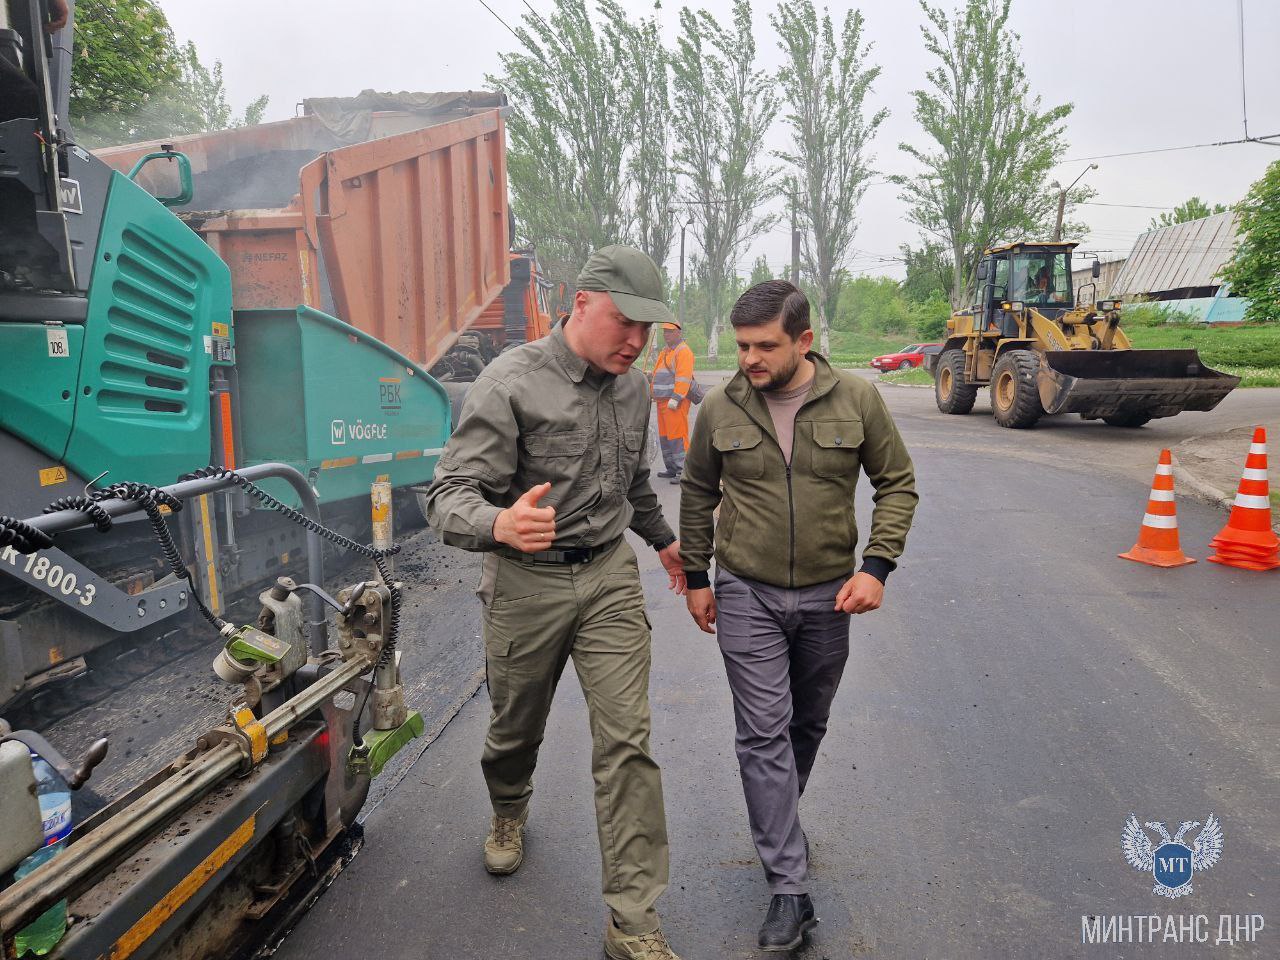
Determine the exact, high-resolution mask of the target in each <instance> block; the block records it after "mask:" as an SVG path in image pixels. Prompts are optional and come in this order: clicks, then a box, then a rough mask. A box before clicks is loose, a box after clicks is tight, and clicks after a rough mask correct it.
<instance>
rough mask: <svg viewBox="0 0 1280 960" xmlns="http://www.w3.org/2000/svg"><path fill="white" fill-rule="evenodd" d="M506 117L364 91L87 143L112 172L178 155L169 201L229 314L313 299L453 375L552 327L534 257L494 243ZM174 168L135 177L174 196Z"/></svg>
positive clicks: (501, 228) (468, 97) (492, 109)
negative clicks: (182, 168)
mask: <svg viewBox="0 0 1280 960" xmlns="http://www.w3.org/2000/svg"><path fill="white" fill-rule="evenodd" d="M505 112H506V107H505V99H504V98H503V97H502V96H501V95H500V94H495V93H489V92H463V93H433V94H396V95H388V94H375V93H373V92H371V91H366V93H364V94H361V95H360V96H359V97H354V98H324V99H317V100H307V101H304V103H303V112H302V115H300V116H298V117H295V118H293V119H291V120H283V121H279V122H275V123H265V124H261V125H258V126H253V127H242V128H239V129H234V130H223V131H218V132H216V133H207V134H195V135H192V136H186V137H178V138H175V139H173V140H171V141H165V142H164V143H163V144H162V143H161V142H160V141H154V142H150V143H138V144H129V145H127V146H120V147H112V148H109V149H104V150H99V151H96V153H97V156H98V157H99V158H101V159H102V160H104V161H105V162H106V163H107V164H108V165H110V166H112V167H114V168H115V169H117V170H119V171H120V172H122V173H127V172H128V171H129V170H131V169H132V168H133V167H134V165H135V164H136V163H137V162H138V161H139V160H140V159H142V158H143V157H145V156H146V155H147V154H151V153H155V152H158V151H160V150H161V149H162V148H163V147H172V149H173V150H176V151H178V152H181V153H183V154H185V155H186V156H187V157H188V158H189V160H190V163H191V172H192V179H193V188H194V189H193V196H192V197H191V198H190V200H189V201H188V202H186V203H179V204H175V205H173V209H174V210H175V212H177V213H178V215H179V216H180V217H181V218H182V219H184V220H185V221H186V222H187V223H188V225H189V226H191V227H192V228H193V229H194V230H195V231H196V232H197V233H199V234H200V236H202V237H203V238H204V239H205V241H206V242H207V243H208V244H209V246H210V247H212V248H213V249H214V251H216V252H217V253H218V255H219V256H220V257H221V258H222V259H223V260H224V261H225V262H226V263H227V265H228V266H229V267H230V270H231V281H232V289H233V307H234V309H236V310H254V309H281V308H285V309H287V308H292V307H294V306H297V305H299V304H303V305H306V306H309V307H313V308H315V309H317V310H321V311H324V312H325V313H328V314H331V315H333V316H336V317H338V318H339V319H341V320H343V321H345V322H346V323H348V324H351V325H352V326H354V327H357V328H359V329H361V330H363V331H365V332H366V333H369V334H370V335H372V336H374V337H376V338H377V339H378V340H380V341H382V342H383V343H385V344H387V345H388V346H390V347H392V348H393V349H395V350H397V351H399V352H400V353H402V354H403V355H405V356H406V357H409V358H410V359H412V360H414V361H416V362H417V363H418V364H419V365H420V366H422V367H424V368H426V369H428V370H430V371H431V373H432V374H433V375H434V376H435V377H436V378H437V379H439V380H443V381H466V380H471V379H474V377H475V374H476V373H477V372H478V371H479V369H481V368H482V367H483V365H484V364H485V363H487V362H488V361H489V360H491V359H492V358H493V357H494V356H496V355H497V354H498V353H499V352H500V351H501V350H502V349H503V348H504V347H506V346H507V345H509V344H511V343H514V342H523V341H525V340H528V339H534V338H537V337H539V336H542V335H544V334H545V333H546V332H547V330H548V329H549V327H550V324H551V322H552V318H551V315H550V303H549V300H548V297H547V293H548V290H547V288H548V287H549V284H547V282H546V281H545V279H544V278H542V276H541V272H540V269H539V266H538V264H537V261H536V259H535V258H534V257H533V255H532V253H531V252H511V251H510V250H509V244H510V224H511V215H510V208H509V206H508V203H507V177H506V136H505V128H504V123H503V117H504V114H505ZM177 172H178V171H177V165H176V164H174V163H165V162H159V163H157V162H152V163H150V164H148V165H147V166H145V167H144V168H143V169H142V170H141V171H140V172H139V174H138V178H137V179H138V182H139V183H141V184H142V185H143V186H144V187H146V188H147V189H148V190H149V191H150V192H152V193H153V194H155V195H157V196H174V195H176V194H178V193H179V190H178V188H177V182H178V176H177Z"/></svg>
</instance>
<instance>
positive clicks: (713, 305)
mask: <svg viewBox="0 0 1280 960" xmlns="http://www.w3.org/2000/svg"><path fill="white" fill-rule="evenodd" d="M755 59H756V45H755V39H754V37H753V35H752V31H751V4H750V3H749V2H748V0H734V4H733V24H732V27H731V28H730V29H726V28H725V27H723V26H721V25H720V24H719V23H718V22H717V21H716V19H715V18H714V17H712V16H711V14H710V13H708V12H707V11H706V10H699V11H697V12H696V13H695V12H694V11H692V10H690V9H689V8H688V7H685V8H683V9H681V11H680V35H679V38H678V40H677V47H676V50H675V51H674V52H673V54H672V58H671V71H672V92H673V106H674V109H673V111H672V117H673V126H674V129H675V141H676V150H675V162H676V166H677V170H678V171H679V172H680V173H681V174H683V175H684V177H685V180H686V182H687V185H688V192H689V196H688V200H689V210H690V213H691V215H692V217H693V220H694V231H695V236H696V238H697V240H698V245H699V246H700V247H701V248H702V256H701V257H699V258H698V261H697V262H698V264H699V269H700V271H701V272H700V273H699V283H700V285H701V286H702V287H703V288H704V290H705V292H706V312H705V314H704V324H705V327H706V330H707V352H708V356H711V357H717V356H719V352H718V351H719V332H720V326H721V323H722V321H723V319H724V316H725V313H726V308H727V306H728V303H729V300H728V295H729V293H730V292H731V288H732V286H733V284H732V283H731V281H733V280H736V279H737V277H736V265H737V258H738V256H739V254H740V253H741V252H742V250H743V249H744V248H745V247H746V246H747V245H748V244H750V243H751V241H752V240H754V239H755V238H756V237H758V236H760V235H761V234H762V233H764V232H765V231H767V230H768V229H769V228H770V227H771V226H772V225H773V224H774V223H775V222H776V220H777V218H776V216H771V215H768V214H762V213H761V212H760V209H761V207H762V206H763V205H764V204H765V203H767V202H768V201H769V200H770V199H771V198H772V197H773V196H774V195H775V193H776V187H775V185H774V180H775V178H774V173H775V171H774V170H773V169H772V168H768V167H764V166H761V165H760V164H759V163H758V159H759V157H760V154H761V152H762V150H763V145H764V137H765V134H766V132H767V131H768V129H769V126H770V124H771V123H772V122H773V119H774V117H775V116H777V113H778V107H779V105H778V99H777V95H776V94H775V92H774V83H773V79H772V78H771V77H770V76H769V75H768V74H766V73H765V72H764V71H762V70H759V69H757V68H756V65H755Z"/></svg>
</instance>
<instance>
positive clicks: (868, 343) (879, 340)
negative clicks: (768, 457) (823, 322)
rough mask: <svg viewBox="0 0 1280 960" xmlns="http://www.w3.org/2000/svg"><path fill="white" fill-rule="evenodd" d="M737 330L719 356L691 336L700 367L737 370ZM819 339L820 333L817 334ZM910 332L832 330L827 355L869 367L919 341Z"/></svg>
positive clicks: (842, 363) (840, 363)
mask: <svg viewBox="0 0 1280 960" xmlns="http://www.w3.org/2000/svg"><path fill="white" fill-rule="evenodd" d="M732 334H733V331H732V330H729V331H727V332H726V333H722V334H721V335H720V344H719V346H720V356H719V357H718V358H717V359H716V360H708V359H707V357H706V355H705V354H706V349H705V344H702V343H700V342H695V337H694V336H692V335H690V336H689V345H690V346H691V347H693V350H694V355H695V361H696V362H695V364H694V369H696V370H733V369H735V368H736V367H737V365H738V347H737V344H736V343H735V342H734V339H733V336H732ZM815 340H816V337H815ZM919 342H920V341H919V340H913V339H912V338H911V336H910V335H907V334H901V333H895V334H893V335H892V336H885V335H884V334H880V333H862V332H859V331H854V330H832V331H831V355H830V356H829V357H827V359H828V360H830V361H831V362H832V364H834V365H835V366H837V367H867V366H870V365H871V358H872V357H878V356H881V355H882V354H886V353H897V352H898V351H899V350H901V349H902V348H903V347H905V346H906V345H907V344H909V343H919Z"/></svg>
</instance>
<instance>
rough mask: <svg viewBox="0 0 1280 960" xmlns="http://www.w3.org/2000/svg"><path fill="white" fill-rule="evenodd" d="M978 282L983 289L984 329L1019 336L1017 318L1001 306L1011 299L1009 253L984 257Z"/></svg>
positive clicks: (979, 268) (1007, 335)
mask: <svg viewBox="0 0 1280 960" xmlns="http://www.w3.org/2000/svg"><path fill="white" fill-rule="evenodd" d="M978 282H979V284H980V286H979V289H980V290H982V291H983V295H982V304H981V309H982V330H983V331H985V332H994V331H997V330H998V331H1000V335H1001V336H1004V337H1012V336H1017V331H1018V320H1017V318H1016V317H1015V316H1013V315H1012V314H1011V313H1010V312H1009V311H1007V310H1005V309H1003V308H1002V307H1001V304H1003V303H1005V302H1007V301H1008V299H1009V255H1008V254H1007V253H997V254H988V255H987V256H986V257H984V258H983V260H982V263H981V264H980V265H979V266H978Z"/></svg>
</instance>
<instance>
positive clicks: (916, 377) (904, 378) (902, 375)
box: [880, 367, 933, 387]
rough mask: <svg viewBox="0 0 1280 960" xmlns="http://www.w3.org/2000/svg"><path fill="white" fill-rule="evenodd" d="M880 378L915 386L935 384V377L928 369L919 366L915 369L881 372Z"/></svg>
mask: <svg viewBox="0 0 1280 960" xmlns="http://www.w3.org/2000/svg"><path fill="white" fill-rule="evenodd" d="M880 379H881V380H883V381H885V382H886V383H903V384H908V385H915V386H921V387H926V386H933V377H931V376H930V375H929V371H928V370H923V369H921V368H919V367H917V368H916V369H915V370H894V371H893V372H891V373H882V374H880Z"/></svg>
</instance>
